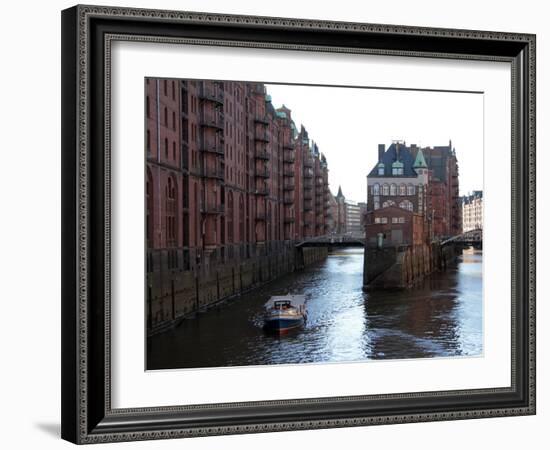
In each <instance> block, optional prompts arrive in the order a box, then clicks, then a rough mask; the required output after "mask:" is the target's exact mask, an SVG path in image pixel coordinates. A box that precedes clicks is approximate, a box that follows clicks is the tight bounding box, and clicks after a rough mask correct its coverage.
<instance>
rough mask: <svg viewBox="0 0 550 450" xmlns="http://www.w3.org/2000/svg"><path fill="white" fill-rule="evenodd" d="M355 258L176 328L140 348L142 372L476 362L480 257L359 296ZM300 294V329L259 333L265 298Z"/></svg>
mask: <svg viewBox="0 0 550 450" xmlns="http://www.w3.org/2000/svg"><path fill="white" fill-rule="evenodd" d="M362 281H363V249H355V248H354V249H351V248H350V249H342V250H337V251H335V252H334V253H331V254H329V257H328V258H327V259H326V260H325V261H323V262H322V263H319V264H317V265H315V266H312V267H309V268H308V269H306V270H303V271H299V272H296V273H293V274H290V275H287V276H285V277H283V278H280V279H278V280H276V281H274V282H271V283H269V284H267V285H265V286H262V287H260V288H257V289H255V290H254V291H251V292H249V293H247V294H244V295H242V296H240V297H237V298H235V299H232V300H230V301H228V302H226V303H224V304H222V305H220V306H218V307H216V308H214V309H210V310H208V311H206V312H204V313H200V314H198V315H197V316H196V317H195V318H190V319H186V320H184V321H183V322H181V324H180V325H179V326H178V327H177V328H174V329H172V330H170V331H168V332H166V333H163V334H160V335H156V336H153V337H152V338H150V339H149V341H148V352H147V353H148V355H147V368H148V369H168V368H199V367H223V366H247V365H263V364H295V363H320V362H346V361H363V360H369V359H396V358H399V359H408V358H430V357H452V356H476V355H480V354H481V353H482V350H483V348H482V343H483V328H482V311H483V302H482V253H481V252H477V251H471V250H470V251H466V252H464V253H463V254H462V256H460V257H459V258H458V261H457V264H456V265H454V266H452V267H449V268H448V269H447V270H446V271H445V272H438V273H435V274H433V275H431V276H430V277H429V278H428V279H426V281H425V282H424V283H423V284H422V285H420V286H418V287H415V288H413V289H409V290H405V291H372V292H363V291H362ZM288 292H290V293H295V294H306V295H307V296H308V299H309V300H308V301H307V313H308V316H307V322H306V324H305V325H304V327H303V328H300V329H297V330H293V331H292V332H290V333H288V334H286V335H283V336H273V335H270V334H266V333H265V332H264V331H263V329H262V325H263V312H264V306H263V305H264V303H265V302H266V301H267V300H269V298H270V297H271V296H272V295H281V294H286V293H288Z"/></svg>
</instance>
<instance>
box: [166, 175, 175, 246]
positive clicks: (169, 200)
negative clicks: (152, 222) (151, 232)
mask: <svg viewBox="0 0 550 450" xmlns="http://www.w3.org/2000/svg"><path fill="white" fill-rule="evenodd" d="M165 192H166V195H165V199H166V208H165V223H166V245H167V246H169V247H172V246H175V245H176V230H177V224H176V217H177V211H176V209H177V186H176V182H175V180H174V179H173V178H172V177H171V176H170V177H168V182H167V183H166V188H165Z"/></svg>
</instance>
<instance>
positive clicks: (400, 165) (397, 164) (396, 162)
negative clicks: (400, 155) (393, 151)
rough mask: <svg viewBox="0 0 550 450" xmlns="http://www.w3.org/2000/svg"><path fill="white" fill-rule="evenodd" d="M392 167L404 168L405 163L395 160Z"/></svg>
mask: <svg viewBox="0 0 550 450" xmlns="http://www.w3.org/2000/svg"><path fill="white" fill-rule="evenodd" d="M391 166H392V167H396V168H402V167H403V163H402V162H401V161H395V162H393V163H392V165H391Z"/></svg>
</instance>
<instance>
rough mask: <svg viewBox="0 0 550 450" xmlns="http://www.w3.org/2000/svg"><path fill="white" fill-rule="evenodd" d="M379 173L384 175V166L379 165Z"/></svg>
mask: <svg viewBox="0 0 550 450" xmlns="http://www.w3.org/2000/svg"><path fill="white" fill-rule="evenodd" d="M378 175H384V167H378Z"/></svg>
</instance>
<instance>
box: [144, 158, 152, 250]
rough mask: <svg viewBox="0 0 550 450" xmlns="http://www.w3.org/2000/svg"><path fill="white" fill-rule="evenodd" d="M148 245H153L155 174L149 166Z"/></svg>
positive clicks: (149, 246)
mask: <svg viewBox="0 0 550 450" xmlns="http://www.w3.org/2000/svg"><path fill="white" fill-rule="evenodd" d="M145 226H146V233H147V247H148V248H152V247H153V175H152V174H151V171H150V170H149V168H147V222H146V224H145Z"/></svg>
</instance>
